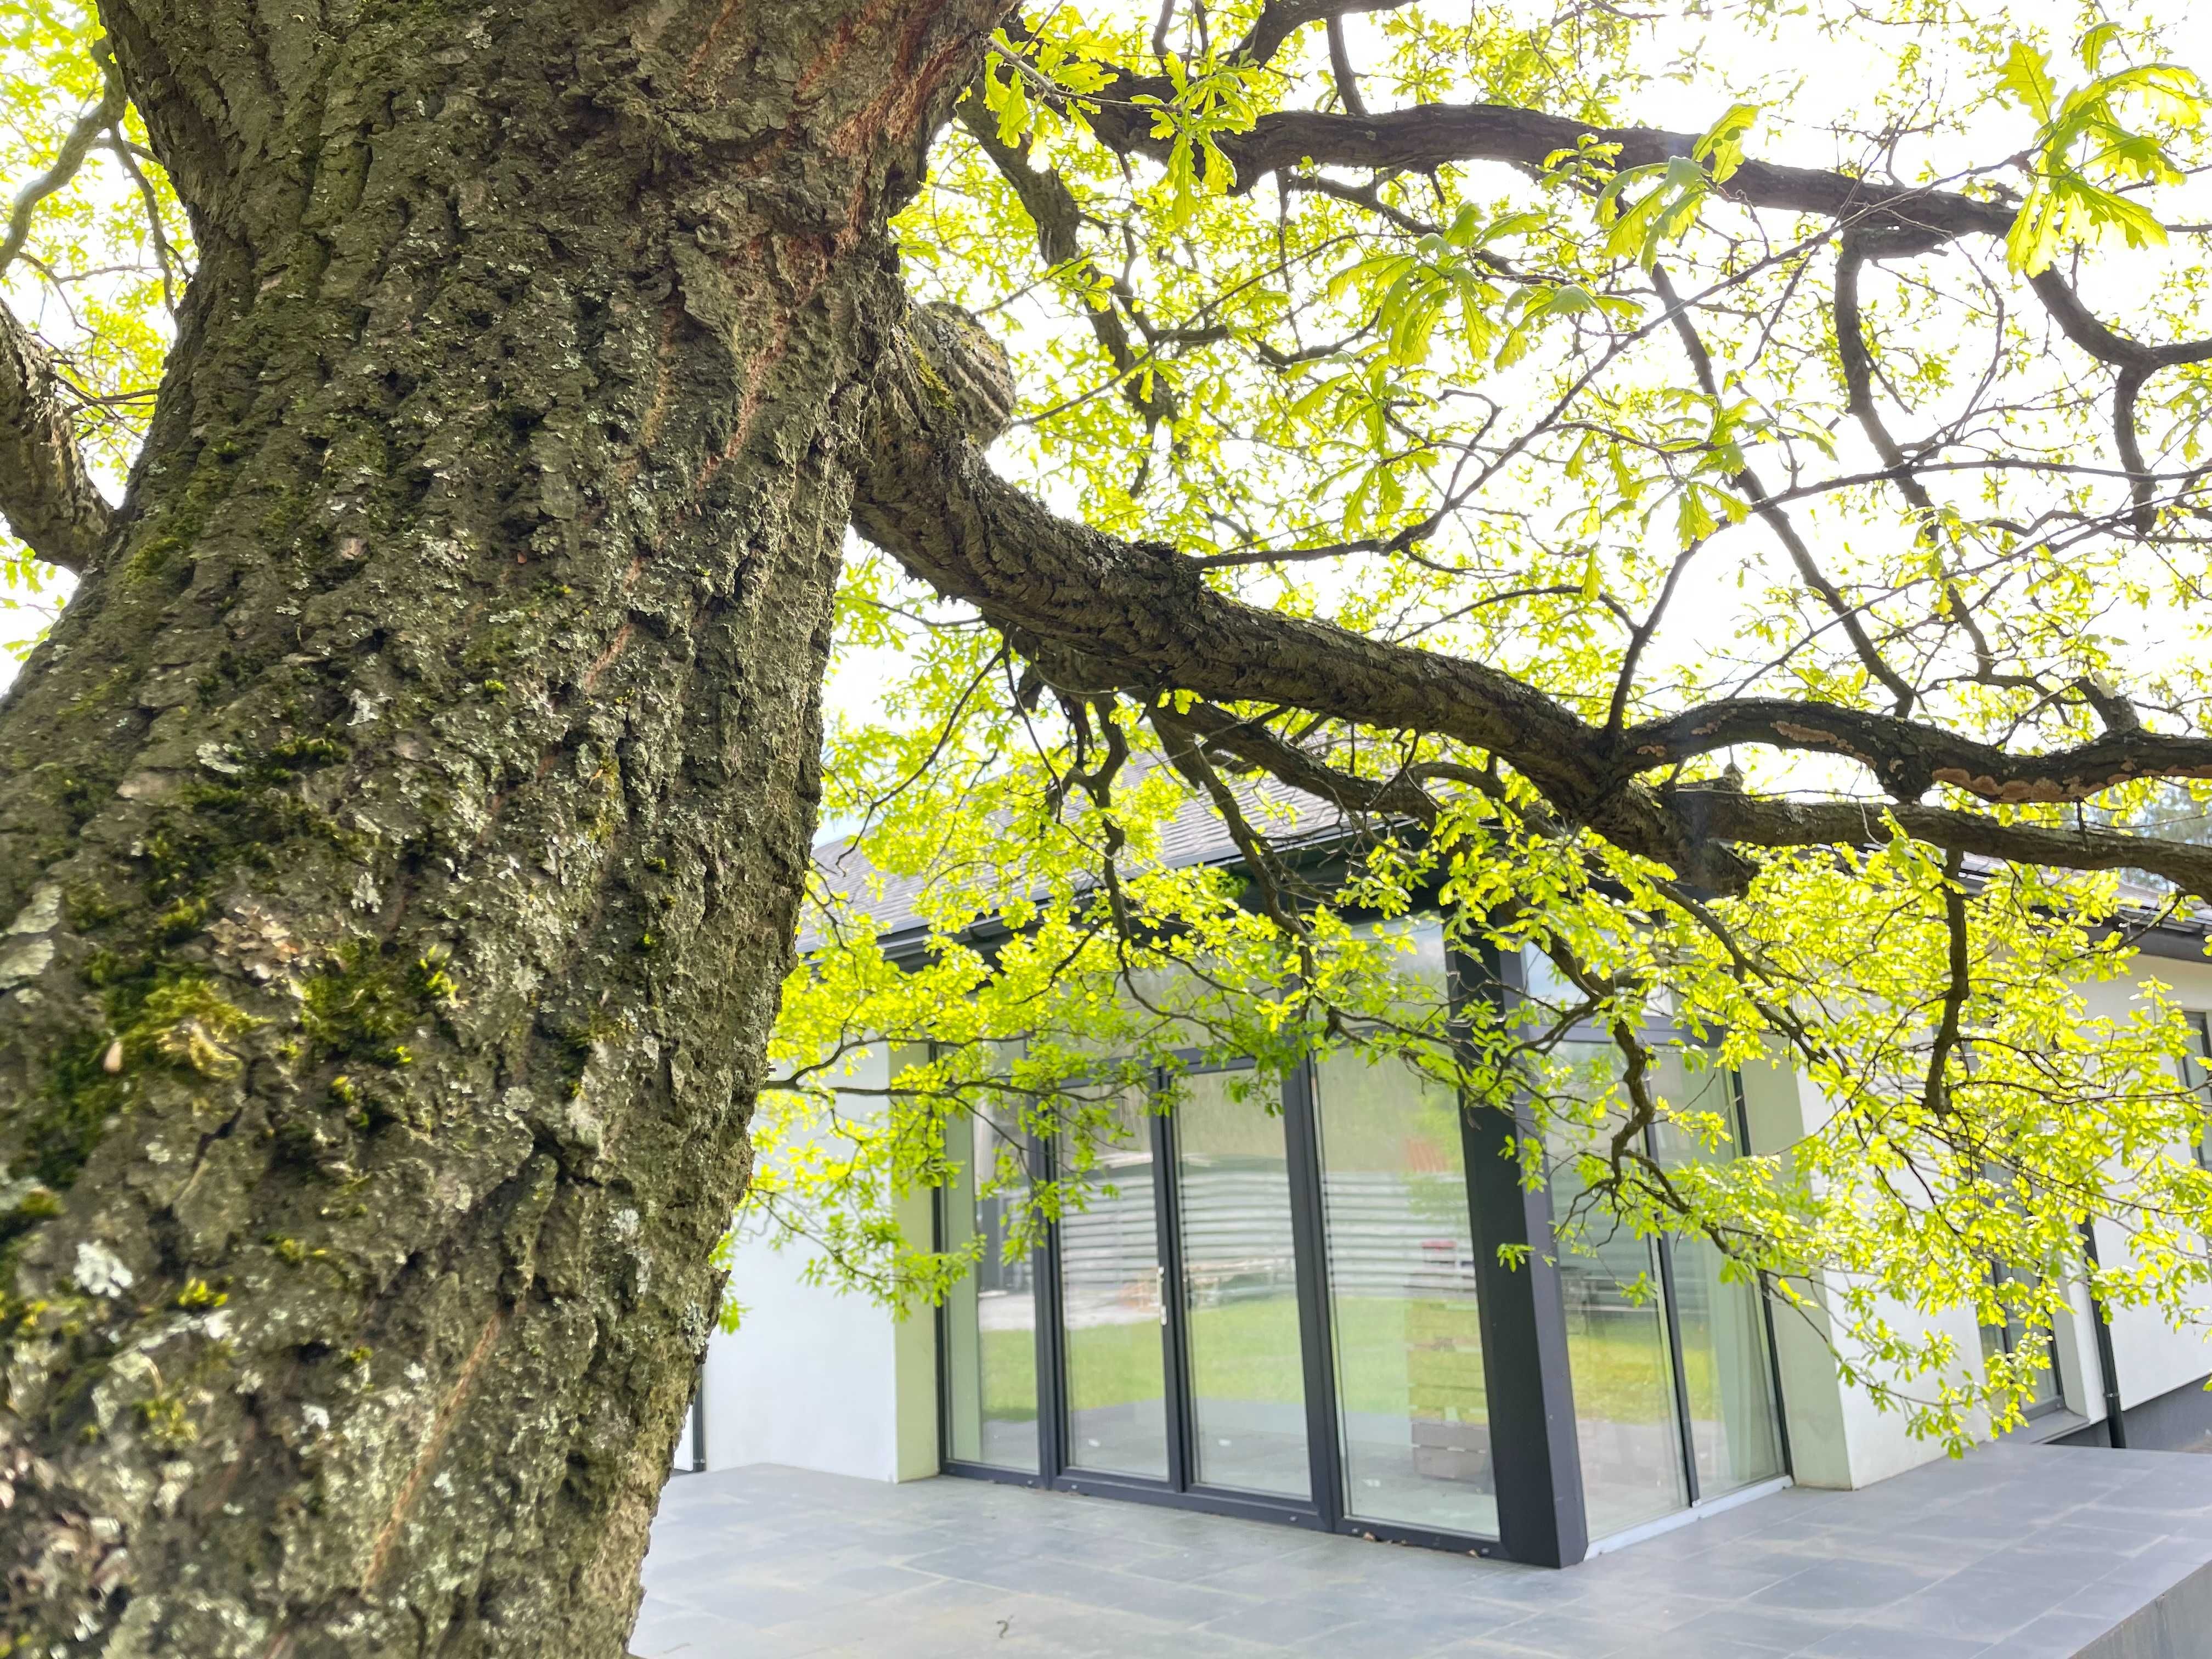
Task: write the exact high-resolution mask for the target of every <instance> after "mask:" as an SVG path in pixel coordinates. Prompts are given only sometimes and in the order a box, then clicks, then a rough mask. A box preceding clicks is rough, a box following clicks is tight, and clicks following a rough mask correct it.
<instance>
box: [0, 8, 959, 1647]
mask: <svg viewBox="0 0 2212 1659" xmlns="http://www.w3.org/2000/svg"><path fill="white" fill-rule="evenodd" d="M310 14H312V15H310ZM104 15H105V18H106V22H107V24H108V27H109V28H110V31H111V33H112V38H113V40H114V41H115V44H116V48H117V55H118V62H119V63H120V64H121V66H122V69H123V72H124V74H125V78H126V80H127V82H129V84H130V87H131V92H132V94H133V96H134V98H135V99H136V100H137V103H138V105H139V106H140V108H141V109H142V111H143V112H144V115H145V117H146V120H147V125H148V129H149V132H150V133H151V134H152V135H153V137H154V140H155V144H156V146H157V148H158V149H160V150H161V155H162V159H163V161H164V162H165V163H166V164H167V166H168V167H169V169H170V171H171V173H172V175H173V178H174V179H175V180H176V182H177V184H178V186H179V191H180V193H181V195H182V196H183V197H184V198H185V201H186V203H187V204H188V205H189V207H190V208H191V211H192V214H193V217H194V229H195V234H196V238H197V243H198V246H199V247H200V250H201V258H202V264H201V266H200V269H199V272H198V275H197V278H196V280H195V282H194V283H193V286H192V289H191V294H190V295H189V298H188V301H187V304H186V307H185V316H184V319H183V324H182V327H181V330H180V333H179V342H178V346H177V349H176V351H175V354H174V356H173V361H172V364H171V368H170V370H169V373H168V376H167V380H166V382H165V384H164V386H163V387H162V390H161V400H160V404H159V406H158V409H157V412H156V415H155V420H154V422H153V425H152V428H151V432H150V435H149V440H148V441H147V444H146V446H145V449H144V453H143V456H142V458H141V459H140V462H139V464H138V466H137V471H136V473H135V475H134V477H133V478H132V480H131V494H130V498H129V500H128V501H127V503H126V505H125V509H124V512H123V513H122V515H121V519H120V521H119V525H118V530H117V531H116V532H115V540H114V544H113V548H112V555H111V556H109V557H108V558H107V559H106V560H105V561H104V562H103V563H102V565H101V567H100V569H99V570H98V571H96V572H95V573H94V574H93V576H92V577H91V578H90V580H88V583H87V585H86V586H85V588H84V589H83V591H82V593H81V594H80V596H79V597H78V599H76V602H75V603H73V604H72V605H71V606H70V609H69V611H68V613H67V614H66V616H65V617H64V618H63V620H62V622H61V623H60V624H59V626H58V628H57V629H56V630H55V632H54V634H53V635H52V639H51V640H50V641H48V642H47V643H46V645H45V646H44V647H42V648H41V650H40V652H39V653H37V654H36V655H35V656H34V657H33V659H32V661H31V662H30V663H29V664H28V665H27V667H26V669H25V671H24V673H23V675H22V677H21V680H20V681H19V683H18V684H17V685H16V687H15V689H14V690H12V691H11V693H10V694H9V697H8V699H7V701H6V702H5V703H4V704H0V917H4V918H9V919H11V920H9V921H7V923H6V931H5V933H0V1104H4V1108H5V1110H4V1114H0V1158H4V1160H5V1164H6V1169H5V1174H4V1176H0V1332H4V1347H0V1374H4V1375H0V1380H3V1381H4V1384H5V1390H6V1392H5V1399H6V1401H7V1408H6V1410H5V1412H4V1413H0V1486H4V1488H5V1491H4V1492H0V1497H4V1498H6V1499H7V1500H8V1501H7V1503H6V1505H5V1507H4V1509H3V1510H0V1540H4V1549H5V1553H6V1555H7V1559H8V1560H9V1563H10V1565H11V1571H10V1572H9V1575H8V1577H7V1578H6V1580H5V1586H4V1588H3V1589H0V1651H9V1652H21V1653H40V1654H56V1655H61V1654H72V1655H73V1654H79V1653H102V1654H111V1655H118V1656H121V1655H150V1654H155V1653H192V1654H195V1655H207V1656H230V1655H240V1656H244V1655H249V1654H250V1655H253V1656H257V1659H267V1656H276V1655H284V1656H289V1659H305V1656H311V1655H325V1654H328V1655H339V1654H343V1655H356V1654H380V1655H381V1654H401V1653H404V1654H423V1655H428V1654H438V1655H465V1654H492V1653H500V1654H533V1655H535V1654H541V1653H559V1654H563V1655H567V1654H575V1655H592V1654H613V1653H617V1652H619V1651H620V1650H621V1648H622V1644H623V1638H624V1637H625V1635H626V1633H627V1632H628V1629H629V1623H630V1620H631V1618H632V1616H633V1614H634V1612H635V1598H636V1589H635V1569H636V1565H637V1562H638V1560H639V1559H640V1557H641V1553H642V1550H643V1546H644V1541H645V1531H646V1527H647V1522H648V1520H649V1518H650V1516H651V1513H652V1510H653V1504H654V1503H655V1501H656V1497H657V1493H658V1491H659V1486H660V1483H661V1480H662V1478H663V1476H664V1475H665V1471H666V1467H667V1458H668V1451H669V1448H670V1445H671V1442H672V1440H673V1437H674V1435H675V1433H676V1431H677V1427H678V1417H679V1414H680V1413H681V1411H682V1408H683V1406H684V1401H685V1399H686V1397H687V1396H688V1394H689V1391H690V1377H691V1374H692V1369H693V1366H694V1364H696V1357H697V1354H698V1353H699V1352H700V1350H701V1347H702V1345H703V1342H704V1340H705V1337H706V1334H707V1331H708V1325H709V1316H710V1313H711V1310H712V1309H713V1307H714V1304H715V1301H716V1298H717V1297H718V1294H719V1285H718V1284H717V1283H716V1282H715V1280H714V1275H713V1271H712V1269H711V1268H710V1267H709V1266H708V1255H709V1249H710V1247H711V1245H712V1243H713V1242H714V1239H715V1237H718V1236H719V1234H720V1232H721V1231H722V1229H723V1227H724V1226H725V1225H726V1220H727V1217H728V1215H729V1212H730V1210H731V1208H732V1204H733V1203H734V1201H735V1200H736V1199H737V1197H738V1194H739V1191H740V1189H741V1186H742V1183H743V1181H744V1175H745V1170H746V1153H745V1149H744V1123H745V1120H746V1116H747V1114H748V1112H749V1110H750V1101H751V1097H752V1091H753V1089H754V1087H755V1085H756V1083H757V1056H758V1054H759V1053H760V1049H761V1045H762V1042H763V1038H764V1036H765V1033H766V1030H767V1028H768V1025H769V1022H770V1020H771V1018H773V1014H774V1009H775V996H776V991H777V987H778V985H779V983H780V981H781V978H782V975H783V974H784V972H785V970H786V969H787V965H788V963H789V960H790V949H791V933H792V921H793V903H794V895H795V893H796V891H797V888H798V884H799V878H800V875H801V874H802V872H803V870H804V867H805V860H806V858H807V856H808V854H807V848H808V843H809V840H810V837H811V828H812V813H813V802H814V799H815V795H816V788H817V786H816V778H815V767H816V764H817V761H816V753H817V739H818V732H817V726H818V706H817V705H818V685H819V678H820V674H821V671H822V666H823V658H824V654H825V653H826V650H827V638H828V629H829V601H830V593H831V588H832V585H833V582H834V579H835V573H836V563H837V558H838V551H839V544H840V539H841V538H842V532H843V528H844V525H845V523H846V520H847V516H848V503H849V496H850V491H851V475H852V469H853V467H854V465H855V462H856V459H857V449H858V446H859V444H860V434H861V428H862V422H863V418H864V415H865V410H866V403H867V399H868V397H869V388H870V383H871V376H872V369H873V364H874V362H875V358H876V356H877V354H878V352H880V351H881V350H882V349H883V347H884V342H885V341H886V340H887V339H889V338H890V337H891V336H892V335H893V333H894V331H895V330H896V325H897V321H898V316H899V312H900V307H901V306H902V301H901V298H900V295H899V293H898V290H897V288H896V281H895V278H894V276H893V275H892V272H891V270H890V264H891V261H890V255H889V252H888V250H887V246H886V244H885V241H884V232H883V227H884V222H885V219H886V216H887V215H888V214H889V213H890V211H891V210H893V209H894V208H896V205H897V204H899V202H900V201H901V200H902V197H903V196H904V195H905V193H906V192H907V191H908V189H909V185H910V181H911V180H912V179H914V178H915V177H916V176H917V174H918V173H919V169H920V166H921V155H922V150H923V147H924V145H925V144H926V143H927V138H928V136H929V133H930V131H931V130H932V129H933V126H934V125H936V124H937V123H938V122H939V121H940V120H941V119H942V118H943V116H944V113H945V109H946V108H947V106H948V104H949V100H950V98H951V95H952V94H954V93H956V92H957V89H958V88H959V86H960V85H961V84H962V83H963V81H964V80H965V78H966V77H967V76H968V74H969V72H970V71H971V70H972V68H973V66H974V64H975V54H976V52H977V51H978V50H979V48H980V44H981V40H982V38H983V34H984V33H985V31H986V30H987V27H989V23H990V21H991V17H992V13H991V10H990V9H988V8H984V7H975V6H963V5H958V4H956V5H951V6H940V7H935V8H932V7H925V6H920V5H915V6H900V5H891V6H884V5H882V4H876V5H872V6H862V5H857V4H839V3H824V4H818V5H810V4H801V5H797V6H785V7H777V8H761V9H744V8H740V7H737V6H708V5H696V4H689V3H676V4H671V5H665V6H661V7H658V8H653V9H622V8H605V7H599V6H595V5H586V4H580V3H578V4H545V3H520V0H518V3H509V4H492V5H488V6H475V5H470V6H447V5H442V4H432V5H424V6H416V7H410V8H404V9H403V8H381V7H380V8H362V9H357V10H354V11H325V10H318V9H306V10H304V11H301V12H297V13H295V12H294V11H293V10H291V9H283V8H279V9H274V10H270V9H265V8H256V7H252V6H249V5H246V4H245V3H243V0H214V3H203V0H191V3H185V0H115V3H112V4H110V5H108V6H106V8H105V9H104Z"/></svg>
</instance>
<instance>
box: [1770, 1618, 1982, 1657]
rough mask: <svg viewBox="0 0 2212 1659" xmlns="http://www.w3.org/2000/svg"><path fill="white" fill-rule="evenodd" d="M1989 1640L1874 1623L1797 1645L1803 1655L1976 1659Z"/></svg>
mask: <svg viewBox="0 0 2212 1659" xmlns="http://www.w3.org/2000/svg"><path fill="white" fill-rule="evenodd" d="M1988 1651H1989V1644H1988V1643H1986V1642H1984V1641H1981V1640H1979V1639H1978V1638H1973V1637H1962V1636H1930V1635H1928V1634H1926V1633H1925V1632H1920V1631H1914V1632H1911V1634H1910V1635H1907V1634H1905V1633H1904V1632H1899V1631H1897V1630H1893V1629H1888V1628H1885V1627H1883V1626H1875V1625H1852V1626H1847V1627H1846V1628H1844V1629H1843V1630H1839V1631H1837V1632H1834V1633H1832V1634H1831V1635H1827V1636H1824V1637H1822V1638H1820V1640H1819V1641H1817V1642H1815V1643H1814V1644H1812V1645H1811V1646H1810V1647H1804V1648H1800V1649H1798V1650H1797V1652H1798V1654H1800V1655H1802V1656H1804V1659H1907V1656H1910V1659H1977V1656H1978V1655H1980V1654H1984V1653H1986V1652H1988Z"/></svg>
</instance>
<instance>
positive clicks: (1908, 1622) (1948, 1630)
mask: <svg viewBox="0 0 2212 1659" xmlns="http://www.w3.org/2000/svg"><path fill="white" fill-rule="evenodd" d="M2077 1588H2078V1586H2077V1585H2076V1584H2075V1583H2074V1582H2073V1581H2071V1580H2070V1579H2068V1578H2065V1577H2060V1576H2057V1575H2053V1574H2044V1575H2037V1574H2033V1573H2026V1572H2017V1571H1992V1570H1990V1569H1987V1568H1975V1569H1972V1570H1970V1571H1966V1572H1960V1573H1954V1574H1953V1575H1952V1576H1951V1577H1948V1578H1946V1579H1943V1580H1942V1581H1941V1582H1940V1583H1934V1584H1930V1585H1929V1587H1928V1588H1927V1589H1923V1590H1917V1591H1915V1592H1914V1593H1913V1594H1912V1595H1908V1596H1906V1597H1905V1599H1904V1600H1902V1601H1897V1602H1894V1603H1893V1604H1891V1605H1890V1606H1888V1607H1882V1608H1880V1609H1878V1610H1876V1611H1875V1612H1872V1613H1869V1615H1868V1620H1867V1622H1868V1623H1869V1624H1878V1625H1882V1626H1890V1627H1893V1628H1894V1629H1895V1630H1897V1631H1899V1632H1909V1633H1910V1635H1911V1639H1912V1640H1914V1641H1916V1642H1917V1641H1920V1640H1923V1639H1924V1638H1929V1637H1941V1636H1949V1637H1958V1638H1969V1637H1971V1638H1977V1639H1978V1640H1980V1641H1981V1642H1983V1643H1984V1644H1986V1643H1990V1642H1993V1641H1995V1640H1996V1638H1998V1637H2000V1636H2005V1635H2008V1634H2010V1633H2011V1632H2014V1631H2016V1630H2018V1629H2019V1628H2020V1627H2021V1626H2022V1625H2024V1624H2026V1623H2027V1621H2028V1620H2031V1619H2033V1618H2035V1617H2037V1616H2038V1615H2039V1614H2041V1613H2048V1612H2049V1611H2050V1610H2051V1608H2053V1607H2057V1605H2058V1604H2059V1602H2061V1601H2063V1600H2065V1599H2066V1597H2067V1596H2069V1595H2072V1594H2073V1593H2074V1592H2075V1589H2077Z"/></svg>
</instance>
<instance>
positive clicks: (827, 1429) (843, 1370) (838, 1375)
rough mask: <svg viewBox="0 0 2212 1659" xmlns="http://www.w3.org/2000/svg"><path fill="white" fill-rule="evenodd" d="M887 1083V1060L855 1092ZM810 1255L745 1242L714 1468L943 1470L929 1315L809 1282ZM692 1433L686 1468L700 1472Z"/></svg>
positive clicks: (720, 1373)
mask: <svg viewBox="0 0 2212 1659" xmlns="http://www.w3.org/2000/svg"><path fill="white" fill-rule="evenodd" d="M888 1081H889V1067H888V1065H887V1063H886V1061H885V1060H884V1057H883V1056H882V1055H881V1054H873V1055H870V1056H868V1057H866V1058H865V1059H863V1060H861V1061H860V1064H859V1066H858V1067H857V1068H856V1070H855V1073H854V1079H853V1083H854V1087H856V1088H871V1089H880V1088H882V1087H884V1085H885V1084H887V1083H888ZM847 1109H849V1110H851V1111H854V1112H855V1113H858V1114H862V1115H865V1114H866V1113H868V1112H870V1111H872V1110H874V1109H877V1101H876V1100H875V1099H873V1098H871V1097H865V1096H855V1097H852V1099H851V1100H850V1101H849V1103H848V1108H847ZM926 1204H927V1200H924V1205H925V1207H924V1209H923V1212H922V1213H923V1214H924V1215H926V1214H927V1207H926ZM924 1236H925V1237H926V1234H925V1235H924ZM810 1254H811V1252H810V1250H809V1248H808V1247H807V1246H806V1245H805V1243H803V1242H799V1243H791V1244H788V1245H787V1246H786V1247H785V1248H784V1249H775V1248H774V1247H773V1246H772V1245H771V1244H769V1243H768V1242H767V1241H766V1240H765V1239H763V1238H760V1237H749V1238H741V1239H740V1241H739V1242H738V1246H737V1249H736V1250H735V1252H734V1253H733V1256H732V1263H731V1269H730V1285H729V1291H728V1294H729V1296H730V1297H732V1299H734V1300H735V1301H736V1302H737V1303H738V1304H740V1305H741V1306H742V1307H743V1308H744V1320H743V1323H742V1324H741V1325H740V1327H739V1328H738V1331H737V1333H736V1334H733V1335H732V1334H724V1333H722V1332H720V1331H717V1332H716V1333H715V1334H714V1337H713V1338H712V1339H711V1340H709V1341H708V1345H707V1365H706V1372H705V1392H706V1400H705V1405H706V1419H707V1420H706V1443H707V1466H708V1468H709V1469H725V1468H738V1467H739V1466H741V1465H744V1464H747V1463H787V1464H791V1465H793V1466H794V1467H797V1468H807V1469H819V1470H822V1471H824V1472H826V1473H828V1474H849V1475H858V1476H860V1477H862V1478H863V1479H866V1480H913V1479H915V1478H916V1477H917V1476H920V1475H924V1474H935V1473H936V1472H937V1425H936V1398H935V1392H934V1390H935V1370H934V1367H935V1363H936V1358H935V1350H934V1346H933V1337H932V1334H931V1322H930V1320H929V1316H928V1315H927V1312H926V1311H925V1312H923V1313H921V1314H920V1315H918V1316H915V1317H914V1318H912V1319H909V1320H907V1321H903V1322H902V1321H899V1320H896V1319H895V1318H894V1317H893V1316H892V1315H891V1313H890V1310H887V1309H885V1308H884V1306H883V1305H882V1304H879V1303H878V1302H877V1301H875V1300H874V1299H873V1298H872V1297H869V1296H866V1295H865V1294H862V1293H860V1292H848V1291H840V1290H837V1289H835V1288H833V1287H831V1286H829V1285H810V1284H807V1283H805V1279H804V1277H803V1275H804V1273H805V1267H806V1263H807V1260H808V1258H809V1255H810ZM902 1383H904V1385H905V1386H904V1387H903V1388H902ZM902 1396H903V1398H902ZM685 1435H686V1440H685V1444H684V1445H683V1446H680V1447H679V1448H678V1468H690V1461H689V1456H688V1454H689V1450H690V1444H689V1435H690V1431H689V1430H688V1429H687V1430H686V1431H685Z"/></svg>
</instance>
